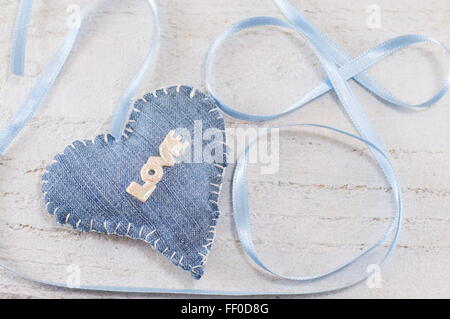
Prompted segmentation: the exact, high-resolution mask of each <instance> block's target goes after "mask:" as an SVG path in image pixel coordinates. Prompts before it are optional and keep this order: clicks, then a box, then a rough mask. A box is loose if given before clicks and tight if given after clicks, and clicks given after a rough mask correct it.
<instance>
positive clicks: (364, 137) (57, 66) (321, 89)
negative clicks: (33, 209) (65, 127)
mask: <svg viewBox="0 0 450 319" xmlns="http://www.w3.org/2000/svg"><path fill="white" fill-rule="evenodd" d="M274 1H275V2H276V4H277V5H278V6H279V8H280V10H281V11H282V13H283V14H284V15H285V17H286V18H287V20H288V21H289V22H286V21H283V20H280V19H277V18H272V17H255V18H250V19H246V20H243V21H240V22H238V23H236V24H234V25H232V26H231V27H230V28H229V29H227V30H226V31H225V32H223V33H222V34H221V35H220V36H219V37H218V38H217V39H216V41H214V43H213V45H212V46H211V49H210V51H209V53H208V55H207V58H206V63H205V76H206V86H207V88H208V90H209V92H210V94H211V95H212V96H213V97H214V98H215V99H216V100H217V102H218V103H219V105H220V108H221V109H222V111H223V112H225V113H226V114H228V115H230V116H232V117H234V118H237V119H241V120H246V121H264V120H272V119H275V118H279V117H281V116H284V115H287V114H289V113H291V112H293V111H295V110H297V109H299V108H300V107H302V106H304V105H306V104H307V103H309V102H310V101H312V100H314V99H316V98H318V97H320V96H321V95H323V94H325V93H327V92H329V91H331V90H334V91H335V93H336V94H337V96H338V98H339V100H340V101H341V103H342V105H343V107H344V110H345V112H346V113H347V115H348V117H349V118H350V120H351V121H352V123H353V125H354V126H355V128H356V130H357V132H358V133H359V135H360V136H356V135H353V134H351V133H347V132H344V131H342V130H339V129H336V128H332V127H328V126H324V125H319V124H292V125H284V126H282V127H280V128H287V127H298V126H299V127H315V128H321V129H325V130H331V131H333V132H336V133H337V134H341V135H344V136H347V137H350V138H353V139H356V140H358V141H360V142H363V143H365V144H366V145H367V146H368V147H369V149H370V150H371V152H372V153H373V156H374V158H375V159H376V161H377V163H378V164H379V166H380V168H381V169H382V171H383V172H384V174H385V176H386V179H387V181H388V183H389V184H390V185H391V187H392V190H393V195H394V197H395V203H396V211H395V215H394V218H393V222H392V224H391V225H389V227H388V228H387V229H386V231H385V232H384V234H383V235H382V236H381V237H380V238H378V239H377V240H376V241H375V242H374V243H373V244H371V245H370V246H369V247H368V248H367V249H365V250H364V251H363V252H361V253H359V254H358V255H357V256H355V257H353V258H351V259H350V260H349V261H347V262H346V263H344V264H342V265H339V266H338V267H335V268H333V269H331V270H329V271H326V272H323V273H320V274H317V275H314V276H308V277H306V276H299V277H292V276H284V275H281V274H278V273H277V272H275V271H273V270H271V269H270V268H269V267H267V266H266V265H265V264H264V262H263V261H262V260H261V259H260V258H259V256H258V254H257V253H256V250H255V248H254V245H253V242H252V233H251V226H250V211H249V206H248V194H247V189H246V169H245V166H246V161H247V156H248V153H249V151H250V150H251V147H252V145H253V144H251V145H250V146H249V147H248V148H247V149H246V150H245V152H244V154H243V156H242V157H241V158H240V159H239V161H238V163H237V165H236V169H235V172H234V175H233V185H232V197H233V208H234V218H235V224H236V228H237V233H238V236H239V239H240V241H241V243H242V245H243V247H244V250H245V252H246V253H247V255H248V256H249V257H250V258H251V259H252V260H253V261H254V262H255V264H256V265H257V266H259V267H260V268H261V269H262V270H264V271H266V272H268V273H270V274H272V275H273V276H275V277H278V278H282V279H286V280H295V281H301V282H311V281H319V280H321V279H324V278H326V277H328V276H332V275H335V274H337V273H339V272H340V271H342V270H344V269H345V268H347V267H349V266H351V265H354V264H355V263H356V262H357V261H359V260H360V259H361V258H362V257H363V256H365V255H367V254H368V253H370V252H372V251H374V250H375V249H376V248H378V247H380V245H381V244H383V243H384V242H386V241H387V240H389V244H388V247H387V250H386V252H385V253H384V255H383V257H381V259H380V261H379V265H383V264H384V263H385V262H386V260H387V259H388V258H389V256H390V255H391V253H392V251H393V249H394V247H395V245H396V242H397V240H398V236H399V232H400V226H401V219H402V215H403V210H402V199H401V191H400V186H399V183H398V181H397V178H396V176H395V173H394V169H393V167H392V165H391V163H390V161H389V158H388V156H387V155H386V152H385V151H384V150H383V148H382V146H381V144H380V143H379V140H378V137H377V135H376V133H375V131H374V130H373V128H372V126H371V125H370V123H369V121H368V120H367V118H366V117H365V115H364V113H363V112H362V110H361V108H360V106H359V104H358V102H357V100H356V98H355V96H354V95H353V93H352V91H351V89H350V88H349V87H348V85H347V81H348V80H349V79H354V80H355V81H357V82H358V83H359V84H360V85H362V86H363V87H365V88H366V89H367V90H369V91H370V92H372V93H373V94H375V95H376V96H378V97H380V98H381V99H383V100H385V101H386V102H388V103H391V104H393V105H396V106H401V107H428V106H430V105H432V104H434V103H436V102H437V101H439V100H440V99H441V98H442V97H443V96H444V95H445V93H446V92H447V90H448V88H449V85H450V78H448V79H447V81H446V83H445V84H444V85H443V87H442V88H441V89H440V90H439V92H438V93H437V94H436V95H435V96H433V97H432V98H431V99H429V100H427V101H426V102H424V103H421V104H418V105H409V104H407V103H405V102H402V101H401V100H400V99H397V98H396V97H394V96H393V95H392V94H391V93H389V92H388V91H387V90H386V89H385V88H383V87H382V86H381V85H380V84H378V83H377V82H376V81H375V80H373V79H372V78H370V77H369V76H368V75H367V74H366V73H365V71H366V70H367V69H368V68H370V67H371V66H372V65H374V64H376V63H377V62H379V61H381V60H382V59H384V58H385V57H386V56H388V55H390V54H392V53H393V52H395V51H397V50H399V49H401V48H404V47H406V46H409V45H412V44H415V43H422V42H431V43H435V44H438V45H439V46H441V47H442V48H444V50H445V52H446V53H447V56H448V58H449V62H448V70H449V74H450V53H449V51H448V50H447V49H446V48H445V47H444V46H443V45H442V44H440V43H439V42H437V41H435V40H433V39H431V38H428V37H425V36H421V35H407V36H401V37H397V38H394V39H392V40H389V41H387V42H385V43H383V44H381V45H379V46H377V47H375V48H373V49H370V50H368V51H367V52H365V53H363V54H362V55H360V56H359V57H358V58H355V59H352V58H351V57H349V56H348V55H346V54H345V53H343V52H342V51H341V50H340V49H339V48H338V47H337V46H336V45H335V44H334V43H333V42H332V41H331V40H330V39H328V38H327V37H326V36H325V35H324V34H323V33H321V32H320V31H319V30H318V29H317V28H315V27H314V25H312V24H311V23H310V22H309V21H308V20H307V19H306V18H305V17H304V16H302V15H301V14H300V13H299V12H298V11H297V10H296V9H295V8H294V7H293V6H292V5H291V4H290V3H289V2H288V1H285V0H274ZM149 2H150V1H149ZM150 3H151V2H150ZM151 5H152V7H153V9H154V12H155V17H156V18H157V13H156V12H157V10H156V7H155V6H154V4H153V3H151ZM257 26H278V27H284V28H288V29H291V30H295V31H297V32H298V33H299V34H301V35H302V36H303V37H305V38H306V39H307V40H308V43H309V44H310V46H311V48H312V50H313V51H314V52H315V54H316V55H317V57H318V58H319V60H320V62H321V63H322V66H323V68H324V70H325V71H326V73H327V76H328V78H327V79H326V80H324V81H323V82H322V83H320V84H319V85H318V86H317V87H316V88H314V89H313V90H312V91H311V92H309V93H308V94H306V95H305V97H303V98H302V99H300V100H299V101H298V102H297V103H295V104H294V105H292V106H290V107H288V108H286V110H285V111H283V112H280V113H277V114H273V115H267V116H263V115H251V114H246V113H243V112H239V111H237V110H235V109H233V108H231V107H229V106H227V105H226V104H225V103H224V102H222V101H221V100H220V99H219V97H218V95H217V94H216V92H215V91H214V89H213V87H212V85H211V84H210V81H209V76H210V74H211V65H212V63H213V61H214V57H215V53H216V51H217V50H218V49H219V47H220V45H221V44H222V43H223V42H224V41H226V40H227V39H228V38H229V37H230V36H232V35H234V34H235V33H238V32H240V31H242V30H245V29H248V28H253V27H257ZM156 29H157V31H158V32H157V33H159V25H158V26H157V27H156ZM77 34H78V30H76V32H75V31H74V32H73V34H72V33H71V34H69V37H68V38H67V39H66V41H65V43H64V44H63V46H62V47H61V49H60V51H58V53H57V55H56V56H55V57H54V60H53V61H52V62H51V63H50V65H49V66H48V67H47V69H46V70H45V71H44V73H43V75H42V76H41V77H42V78H43V79H40V81H38V84H37V85H36V87H35V89H34V90H33V91H32V94H31V95H30V97H29V99H27V101H26V103H25V104H24V106H23V107H22V111H21V112H19V114H17V115H16V117H15V120H13V121H12V124H11V125H10V127H11V128H10V129H9V131H7V133H6V134H2V135H1V137H0V150H1V151H2V152H3V151H4V149H5V148H6V146H7V145H9V143H10V142H11V141H12V139H13V138H14V136H15V135H16V134H17V133H18V131H20V129H21V128H22V127H23V125H24V124H25V123H26V121H28V120H29V119H30V118H31V116H32V114H33V113H34V111H35V110H36V109H37V107H38V106H39V105H40V103H42V100H43V98H44V97H45V95H46V93H47V92H48V90H49V89H50V87H51V86H52V84H53V82H54V80H55V79H56V77H57V75H58V74H59V72H60V70H61V68H62V65H63V64H64V62H65V60H66V59H67V56H68V53H69V52H70V50H71V48H72V47H73V43H74V41H75V39H76V37H77ZM152 50H153V49H152ZM154 54H155V53H154V52H152V51H151V52H150V53H149V55H148V57H147V59H146V61H145V63H144V67H143V69H146V68H147V67H148V66H149V64H150V62H151V60H152V59H153V57H154ZM49 69H50V70H49ZM47 73H48V74H47ZM143 74H144V71H143V70H141V71H140V72H139V73H138V75H137V76H136V77H135V79H134V80H133V82H132V85H131V86H130V87H131V88H129V89H128V90H127V91H126V92H125V94H124V95H123V98H122V99H121V103H120V104H119V107H118V109H117V112H116V114H115V116H114V120H113V124H112V132H114V134H115V136H120V135H121V134H122V131H121V130H122V129H123V123H124V121H125V119H126V117H127V113H128V106H129V102H130V99H131V97H132V96H133V94H134V93H133V92H135V89H136V88H137V86H138V83H139V82H140V79H141V78H142V76H143ZM14 123H15V125H13V124H14ZM389 236H391V237H389ZM0 267H3V268H4V269H7V270H10V271H12V272H14V273H15V274H16V275H18V276H21V277H23V278H26V279H28V280H32V281H35V282H38V283H42V284H46V285H51V286H57V287H64V288H70V287H69V286H68V285H67V284H64V283H56V282H48V281H42V280H36V279H34V278H31V277H29V276H27V275H24V274H21V273H18V272H15V271H14V270H13V269H9V268H8V267H6V266H2V265H0ZM369 275H370V273H369V274H367V275H364V276H361V277H360V278H357V279H354V280H353V281H352V282H349V283H346V284H342V285H340V286H336V287H331V288H325V289H303V290H302V291H301V292H298V293H297V294H311V293H322V292H329V291H335V290H339V289H344V288H347V287H351V286H353V285H355V284H357V283H360V282H362V281H364V280H366V278H367V277H368V276H369ZM78 289H82V290H95V291H113V292H127V293H130V292H133V293H175V294H198V295H271V294H275V295H284V294H292V293H283V292H276V293H273V292H268V291H213V290H198V289H185V290H177V289H162V288H140V287H124V286H81V287H79V288H78Z"/></svg>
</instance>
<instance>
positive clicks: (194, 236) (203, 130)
mask: <svg viewBox="0 0 450 319" xmlns="http://www.w3.org/2000/svg"><path fill="white" fill-rule="evenodd" d="M225 138H226V137H225V125H224V120H223V118H222V116H221V115H220V113H219V109H218V108H217V105H216V102H215V101H214V100H213V99H212V98H210V97H209V96H207V95H205V94H203V93H201V92H199V91H197V90H195V89H193V88H191V87H188V86H174V87H169V88H165V89H159V90H157V91H156V92H154V93H150V94H147V95H145V96H144V99H141V100H138V101H137V102H136V103H135V106H134V109H133V112H132V113H131V115H130V120H129V122H128V124H127V127H126V129H125V132H124V135H123V137H122V138H121V139H120V140H115V139H114V137H112V136H111V135H106V134H105V135H101V136H97V137H96V138H95V139H94V140H92V141H76V142H74V143H72V144H71V145H69V146H68V147H66V149H65V150H64V152H63V153H62V154H59V155H56V156H55V158H54V161H53V163H52V164H51V165H49V166H48V167H47V170H46V172H45V174H44V175H43V184H42V185H43V186H42V191H43V192H44V194H45V201H46V205H47V209H48V212H49V213H50V214H51V215H53V216H54V217H55V219H56V221H57V222H58V223H60V224H68V225H70V226H72V227H73V228H75V229H78V230H80V231H84V232H100V233H105V234H108V235H115V236H126V237H130V238H133V239H137V240H143V241H145V242H147V243H148V244H149V245H150V246H151V247H152V248H154V249H156V250H157V251H159V252H160V253H162V254H163V255H164V256H166V257H167V258H169V259H170V260H171V261H172V262H173V263H174V264H175V265H177V266H179V267H181V268H182V269H184V270H186V271H189V272H190V273H191V274H192V276H193V277H194V278H196V279H200V277H201V276H202V275H203V272H204V266H205V263H206V260H207V257H208V253H209V251H210V249H211V246H212V243H213V240H214V235H215V226H216V223H217V220H218V218H219V207H218V200H219V194H220V190H221V186H222V181H223V175H224V170H225V167H226V144H225Z"/></svg>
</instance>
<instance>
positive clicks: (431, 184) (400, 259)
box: [0, 0, 450, 298]
mask: <svg viewBox="0 0 450 319" xmlns="http://www.w3.org/2000/svg"><path fill="white" fill-rule="evenodd" d="M18 2H19V1H11V0H0V7H1V8H2V9H1V10H0V40H1V43H2V44H3V45H2V46H1V47H0V61H1V63H0V74H1V77H0V96H1V99H0V123H1V124H2V125H4V124H5V123H6V121H7V119H8V118H9V117H10V116H11V115H12V114H13V113H14V111H15V110H16V109H17V108H18V106H19V105H20V102H21V101H22V100H23V99H24V98H25V96H26V93H27V92H28V90H29V89H30V88H31V87H32V85H33V83H34V82H35V80H36V78H37V76H38V75H39V73H40V72H41V71H42V69H43V68H44V67H45V65H46V63H47V62H48V61H49V59H50V57H51V56H52V54H53V53H54V52H55V50H56V49H57V47H58V45H59V44H60V43H61V41H62V39H63V38H64V35H65V34H66V32H67V31H68V29H67V21H70V20H68V19H70V18H71V16H70V15H71V13H69V12H67V8H68V7H69V6H71V5H83V4H85V3H87V2H88V1H87V0H84V1H82V0H58V1H56V0H46V1H44V0H36V1H35V3H36V4H35V9H34V12H33V20H32V23H31V27H30V33H29V39H30V41H29V46H28V51H27V52H28V55H27V69H26V77H25V78H24V79H17V78H15V77H13V76H11V75H10V74H9V73H8V67H9V66H8V60H9V51H10V35H11V29H12V26H13V23H14V18H15V14H16V10H17V6H18ZM292 2H293V3H294V4H295V5H296V6H297V7H298V8H301V9H302V10H303V12H304V13H305V14H306V15H307V16H308V17H309V18H310V19H311V20H312V21H313V22H314V23H315V24H317V25H318V27H319V28H320V29H321V30H323V31H324V32H326V33H327V34H328V35H329V36H330V37H331V38H332V39H333V40H335V41H336V42H337V43H338V44H339V45H340V46H341V47H342V48H343V49H344V50H346V51H347V52H348V53H349V54H352V55H355V56H356V55H358V54H360V53H361V52H363V51H365V50H366V49H368V48H370V47H372V46H374V45H376V44H378V43H380V42H382V41H384V40H387V39H389V38H391V37H394V36H398V35H402V34H409V33H420V34H426V35H429V36H431V37H434V38H436V39H437V40H439V41H441V42H443V43H445V44H447V45H450V2H449V1H446V0H431V1H426V2H425V1H419V0H399V1H388V0H378V1H371V0H363V1H361V0H320V1H313V0H302V1H300V0H293V1H292ZM108 3H109V6H103V7H101V9H100V10H99V11H98V13H97V15H96V16H95V18H93V19H90V20H89V23H88V24H87V26H86V28H85V31H84V35H83V36H82V38H81V39H80V41H79V44H78V45H77V48H76V50H75V51H74V53H73V55H72V56H71V58H70V60H69V62H68V64H67V66H66V67H65V69H64V72H63V74H62V76H61V77H60V78H59V80H58V81H57V84H56V85H55V87H54V89H53V90H52V92H51V94H50V96H49V98H48V100H47V101H46V103H45V106H44V107H43V109H42V110H41V111H40V112H39V113H38V115H37V116H36V117H35V119H33V121H32V122H31V123H30V125H29V126H28V128H27V129H26V130H25V131H24V132H23V133H22V134H21V135H20V137H19V139H18V140H17V141H16V143H15V144H14V145H13V146H12V147H11V148H10V150H9V152H8V153H7V154H6V156H3V157H2V159H1V160H0V198H1V201H0V259H1V260H2V262H4V263H7V264H8V265H11V266H13V267H14V268H18V269H20V270H23V271H25V272H27V273H29V274H32V275H33V276H35V277H39V278H43V279H44V278H45V279H49V280H62V281H64V280H66V279H67V276H68V275H69V274H70V269H71V268H70V266H71V265H75V266H76V267H79V268H80V269H81V279H82V282H83V283H86V284H89V283H107V284H128V285H129V284H135V285H145V286H165V285H167V286H168V287H184V288H192V287H197V288H208V289H230V290H234V289H246V290H248V289H250V288H251V290H257V291H262V290H270V291H277V290H283V291H286V292H294V291H299V290H300V291H303V290H305V289H306V288H307V287H305V286H295V285H292V284H288V285H283V284H282V283H280V282H277V281H273V280H270V279H269V278H268V277H266V276H263V275H260V274H259V273H258V272H257V271H255V270H254V268H253V267H252V265H251V263H249V262H248V261H247V260H246V259H245V258H244V256H243V253H242V251H241V250H240V246H239V243H238V242H237V239H236V234H235V232H234V229H233V222H232V218H231V217H232V211H231V205H230V178H231V173H232V169H229V170H228V171H227V177H226V182H225V184H224V187H223V194H222V197H221V210H222V217H221V220H220V223H219V226H218V229H217V235H216V242H215V247H214V249H213V251H212V253H211V255H210V260H209V264H208V266H207V268H206V271H207V275H206V276H205V279H204V280H202V282H196V283H192V280H191V279H190V278H188V276H186V274H184V273H182V272H181V271H179V270H178V269H175V267H172V266H171V265H170V263H169V262H168V261H166V260H164V259H163V258H162V257H161V256H158V255H157V254H156V253H155V252H154V251H151V250H150V249H148V247H146V245H145V244H143V243H138V242H134V241H131V240H126V239H120V238H114V237H107V236H102V235H98V234H80V233H78V232H76V231H74V230H71V229H68V228H63V227H60V226H58V225H57V224H56V223H55V222H54V221H53V220H52V218H51V217H50V216H48V214H46V213H45V207H43V204H42V196H41V194H40V192H39V180H40V177H41V175H42V173H43V171H44V169H45V166H46V165H47V164H48V163H50V162H51V159H52V157H53V156H54V155H55V154H56V153H59V152H61V151H62V150H63V148H64V147H65V146H66V145H68V144H70V143H71V142H72V141H74V140H76V139H83V138H85V139H88V138H92V137H94V136H95V135H97V134H100V133H102V132H105V131H106V130H107V128H108V123H109V121H110V119H111V116H112V115H111V114H112V112H113V110H114V106H115V103H116V101H117V99H118V97H119V96H120V93H121V92H122V90H123V89H124V88H125V87H126V85H127V81H129V79H130V78H131V77H132V75H133V72H134V70H137V68H138V67H139V63H140V62H141V61H142V59H143V57H144V56H145V54H146V50H147V48H148V46H149V45H150V42H149V41H150V38H151V20H150V18H149V17H150V15H149V13H148V9H147V7H146V5H145V2H144V1H140V0H130V1H118V0H113V1H108ZM159 3H160V4H159V6H160V10H161V22H162V28H163V37H162V47H161V53H160V56H159V57H158V60H157V61H156V66H155V67H154V70H153V71H152V72H149V73H148V75H147V77H146V79H145V83H144V84H143V85H142V88H141V90H140V93H139V95H142V94H144V93H146V92H149V91H152V90H154V89H156V88H159V87H162V86H167V85H170V84H187V85H192V86H195V87H197V88H199V89H201V90H204V81H203V78H202V66H203V60H204V57H205V54H206V52H207V50H208V47H209V45H210V44H211V43H212V40H213V39H214V38H215V37H216V36H217V35H218V34H219V33H220V32H221V31H222V30H224V29H225V27H226V26H228V25H229V24H230V23H232V22H235V21H237V20H240V19H243V18H247V17H250V16H253V15H270V16H277V17H280V16H281V15H280V13H279V11H278V10H277V8H276V7H275V5H274V4H273V3H272V2H271V1H269V0H258V1H257V0H250V1H240V0H214V1H211V0H191V1H186V0H167V1H159ZM374 6H375V7H374ZM373 8H375V9H376V10H378V9H379V10H380V11H379V12H380V17H381V20H380V25H379V26H378V27H376V28H369V27H368V24H367V20H368V19H369V17H370V16H371V14H373V13H370V12H371V11H370V10H372V9H373ZM368 9H369V10H368ZM368 11H369V12H368ZM369 26H372V25H371V24H369ZM214 72H215V73H214V84H215V85H216V86H217V88H218V90H219V91H220V92H221V96H222V97H223V98H224V100H225V101H226V102H228V103H229V104H231V105H233V106H235V107H236V108H238V109H240V110H246V111H248V112H253V113H256V112H258V113H265V114H269V113H274V112H276V111H277V110H278V111H279V110H281V109H282V108H283V107H284V106H287V105H290V103H292V102H294V101H295V100H296V98H299V97H301V96H302V95H303V94H305V93H306V92H307V91H308V89H311V88H312V87H314V85H315V84H316V83H317V82H318V81H319V80H321V79H322V78H323V71H322V70H321V69H320V65H319V63H318V61H317V59H316V58H315V57H314V55H313V54H312V52H311V51H310V50H309V49H308V47H307V45H306V43H305V41H304V40H303V39H302V38H300V37H298V36H296V35H295V34H293V33H291V32H286V31H284V30H279V29H272V28H268V29H255V30H251V31H247V32H243V33H242V34H240V35H238V36H236V37H235V38H233V39H232V40H231V41H230V42H229V43H228V44H227V45H226V46H225V47H224V48H223V50H222V51H221V53H220V54H219V56H218V62H217V65H216V66H215V68H214ZM370 72H371V74H372V75H374V76H375V77H376V78H377V79H378V80H379V81H380V82H381V83H382V84H383V85H385V86H386V87H387V88H388V89H390V90H391V91H392V92H393V93H394V94H395V95H397V96H399V97H401V98H403V99H405V100H406V101H408V102H419V101H422V100H424V99H425V97H429V96H431V94H433V92H435V91H436V90H437V89H438V88H439V85H440V83H442V81H443V80H444V79H445V76H446V74H445V59H444V56H443V53H442V52H441V51H440V50H439V49H436V48H435V47H433V46H426V45H418V46H414V47H412V48H410V49H406V50H403V51H401V52H399V53H396V54H395V55H393V56H392V57H389V58H387V59H385V60H384V61H382V62H381V63H380V64H378V65H377V66H376V67H374V68H373V69H372V70H371V71H370ZM351 86H352V88H354V90H355V93H356V95H357V97H358V99H359V101H360V102H361V104H362V107H363V109H364V111H365V112H366V114H367V116H368V118H369V119H370V120H371V122H372V123H373V125H374V126H375V128H376V130H377V132H378V133H379V135H380V138H381V140H382V141H383V143H384V145H385V147H386V149H387V150H389V153H390V154H391V157H392V160H393V163H394V166H395V168H396V170H397V173H398V176H399V179H400V181H401V184H402V190H403V194H404V201H405V221H404V227H403V232H402V236H401V238H400V244H399V247H398V248H397V249H396V250H395V253H394V255H393V257H392V259H391V260H390V261H389V262H388V264H387V265H386V267H385V268H383V270H382V272H381V275H382V285H381V288H372V289H371V288H369V287H368V286H367V285H365V284H361V285H358V286H357V287H354V288H352V289H348V290H344V291H341V292H337V293H332V294H326V295H320V296H321V297H329V298H332V297H344V298H352V297H376V298H383V297H393V298H400V297H447V298H448V297H450V269H449V267H448V263H449V261H450V246H449V242H450V241H449V239H450V235H449V233H450V217H449V212H450V186H449V181H450V147H449V137H450V125H449V121H448V120H449V114H450V110H449V109H448V105H449V102H450V96H449V95H447V96H446V97H445V98H444V100H442V101H440V102H439V103H438V104H437V105H435V106H434V107H433V108H431V109H429V110H424V111H421V112H413V111H405V110H398V109H395V108H392V107H389V106H387V105H385V104H383V103H382V102H380V101H379V100H377V99H376V98H374V97H373V96H371V95H370V94H369V93H368V92H366V91H364V90H363V89H361V88H360V87H358V86H357V85H355V84H354V83H352V84H351ZM226 122H227V125H228V126H229V127H238V126H243V125H244V124H243V123H239V122H237V121H235V120H232V119H226ZM291 122H304V123H321V124H326V125H331V126H335V127H339V128H342V129H346V130H352V127H351V125H350V123H349V122H348V120H347V119H346V117H345V116H344V115H343V113H342V111H341V109H340V106H339V103H338V102H337V101H336V98H335V96H334V95H333V94H328V95H326V96H324V97H322V98H320V99H318V100H316V101H314V102H313V103H311V104H309V105H308V106H307V107H305V108H304V109H302V110H300V111H298V112H295V113H294V114H292V115H291V116H290V117H288V118H284V119H281V120H278V121H276V122H272V123H264V124H261V126H263V127H264V126H268V125H276V124H280V123H291ZM244 126H245V125H244ZM280 137H282V139H281V141H280V159H279V167H280V169H279V171H278V172H277V174H274V175H261V174H259V170H258V168H259V167H257V166H255V167H253V166H252V167H251V170H250V172H251V173H250V176H249V190H250V192H251V205H252V209H253V224H254V227H255V230H256V231H257V233H256V235H255V242H256V246H257V249H258V251H260V252H261V255H262V256H263V257H264V259H265V260H267V261H268V263H269V264H270V265H272V266H273V267H276V268H277V269H279V270H280V271H281V272H284V273H288V274H298V273H302V274H311V273H314V272H317V271H319V270H325V269H326V268H327V267H331V266H333V265H336V264H338V263H339V262H341V261H343V260H344V259H345V257H349V256H351V255H352V254H355V253H357V252H358V251H360V250H361V249H363V248H364V247H367V245H368V244H369V243H371V242H373V240H374V239H375V238H376V235H379V234H380V233H381V232H382V230H383V229H384V228H385V227H386V226H387V225H388V223H389V221H390V220H391V216H392V210H393V205H392V200H391V195H392V194H391V193H390V191H389V188H388V186H387V185H386V183H385V182H384V181H383V179H382V176H381V174H380V173H379V172H378V171H377V169H376V167H375V166H374V165H373V163H372V162H371V160H370V159H369V157H368V154H367V152H366V151H364V150H363V147H362V146H361V145H358V144H357V143H356V144H355V143H354V142H351V141H348V140H347V139H342V138H338V137H336V136H334V135H330V134H324V133H323V132H320V131H314V130H309V131H305V130H300V131H287V132H282V133H281V135H280ZM68 267H69V268H68ZM359 270H360V271H361V269H359ZM362 270H363V271H364V269H362ZM338 282H339V281H330V282H328V283H327V284H328V285H333V284H336V283H338ZM112 296H114V297H136V295H127V294H111V293H85V292H79V291H70V290H62V289H56V288H50V287H46V286H42V285H38V284H33V283H30V282H28V281H24V280H22V279H19V278H17V277H15V276H14V275H12V274H11V273H9V272H5V271H1V272H0V297H1V298H15V297H25V298H35V297H49V298H70V297H80V298H84V297H100V298H107V297H112ZM137 297H153V296H143V295H138V296H137ZM169 297H176V296H169Z"/></svg>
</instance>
